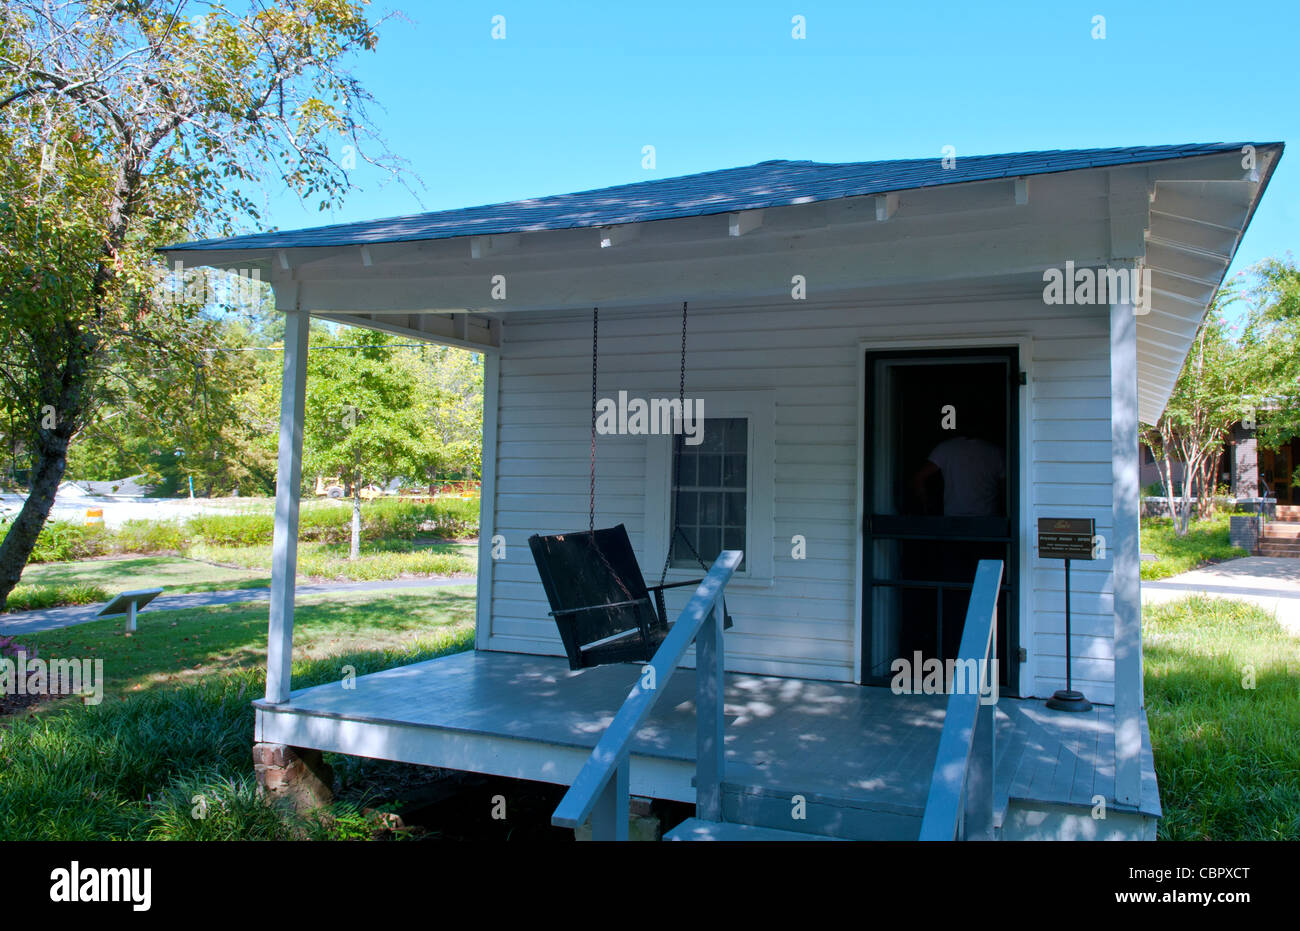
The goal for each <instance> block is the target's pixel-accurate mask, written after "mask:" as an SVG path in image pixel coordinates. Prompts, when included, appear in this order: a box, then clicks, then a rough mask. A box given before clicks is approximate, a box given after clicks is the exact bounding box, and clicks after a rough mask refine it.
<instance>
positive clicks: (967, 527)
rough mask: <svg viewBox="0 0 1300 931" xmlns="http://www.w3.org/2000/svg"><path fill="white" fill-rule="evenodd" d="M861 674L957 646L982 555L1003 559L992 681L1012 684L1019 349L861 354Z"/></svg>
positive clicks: (882, 676) (885, 677)
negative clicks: (863, 423) (996, 666)
mask: <svg viewBox="0 0 1300 931" xmlns="http://www.w3.org/2000/svg"><path fill="white" fill-rule="evenodd" d="M866 373H867V377H866V391H867V396H866V408H865V409H866V421H867V422H866V451H865V452H866V457H865V468H866V475H865V490H866V514H864V515H863V518H864V519H863V535H864V539H863V567H862V576H863V599H862V604H863V619H862V621H863V654H864V655H863V680H864V682H866V683H867V684H872V685H887V684H889V681H890V679H891V678H892V677H893V673H892V672H891V666H892V665H893V662H894V660H895V659H897V658H903V659H906V660H907V661H908V662H909V663H911V662H914V659H915V655H916V654H917V653H920V655H921V657H922V659H930V658H931V657H934V658H937V659H939V660H941V661H942V660H947V659H953V658H956V656H957V650H958V646H959V645H960V642H961V633H962V627H963V626H964V622H965V618H966V606H967V602H968V601H969V599H970V588H971V584H972V582H973V580H974V577H975V567H976V564H977V563H978V562H979V560H981V559H1001V560H1002V561H1003V563H1004V569H1003V574H1002V593H1001V597H1000V598H999V600H998V644H997V649H998V661H999V671H1000V680H1001V682H1000V687H1001V689H1002V690H1003V691H1005V692H1006V693H1008V694H1012V695H1015V694H1018V689H1019V681H1018V671H1019V663H1018V662H1016V661H1015V658H1016V652H1018V650H1019V646H1020V644H1019V642H1018V636H1017V630H1016V624H1015V622H1014V619H1015V618H1016V617H1017V616H1018V613H1019V612H1018V609H1017V595H1018V592H1017V585H1016V583H1017V573H1018V571H1019V567H1018V565H1017V552H1018V549H1019V547H1018V541H1017V539H1016V528H1017V527H1019V509H1020V502H1019V500H1018V495H1017V489H1018V488H1019V487H1020V485H1019V475H1018V462H1019V448H1018V447H1019V440H1020V437H1019V430H1018V425H1019V416H1018V411H1017V405H1018V401H1019V394H1020V392H1019V383H1020V368H1019V359H1018V353H1017V350H1015V349H1001V348H998V349H972V350H948V351H934V352H932V351H915V352H890V353H868V354H867V369H866Z"/></svg>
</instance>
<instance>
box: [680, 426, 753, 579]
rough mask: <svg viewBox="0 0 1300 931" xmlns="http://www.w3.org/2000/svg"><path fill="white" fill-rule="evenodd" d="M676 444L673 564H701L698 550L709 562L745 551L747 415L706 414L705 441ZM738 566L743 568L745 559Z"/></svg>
mask: <svg viewBox="0 0 1300 931" xmlns="http://www.w3.org/2000/svg"><path fill="white" fill-rule="evenodd" d="M678 449H679V451H680V453H679V455H680V460H679V462H678V463H677V465H676V468H677V469H678V475H677V479H676V482H675V483H674V485H673V496H672V500H673V516H672V519H673V523H674V526H675V527H676V528H677V533H676V534H674V536H673V539H672V556H671V561H670V565H671V566H673V567H674V568H680V569H697V568H698V567H699V561H698V560H697V558H696V555H697V554H698V556H699V559H702V560H703V561H704V564H705V565H710V564H712V562H713V560H714V559H716V558H717V557H718V554H719V553H721V552H722V551H723V550H747V549H748V547H747V545H746V531H747V529H748V526H749V523H748V519H749V420H748V419H747V418H745V417H720V418H719V417H715V418H705V420H704V430H703V436H702V439H701V442H700V443H699V444H698V445H696V446H691V445H690V444H688V443H686V442H682V443H681V444H680V446H679V447H678ZM692 549H693V550H694V551H692ZM738 571H740V572H743V571H745V562H744V561H743V560H742V561H741V564H740V567H739V569H738Z"/></svg>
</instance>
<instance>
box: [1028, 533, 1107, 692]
mask: <svg viewBox="0 0 1300 931" xmlns="http://www.w3.org/2000/svg"><path fill="white" fill-rule="evenodd" d="M1096 535H1097V525H1096V521H1094V520H1093V519H1092V518H1090V517H1088V518H1073V517H1040V518H1039V519H1038V555H1039V556H1040V557H1041V558H1043V559H1063V560H1065V688H1063V689H1057V690H1056V691H1055V692H1054V693H1052V697H1051V698H1049V699H1048V700H1047V707H1048V708H1052V709H1054V710H1056V711H1091V710H1092V702H1090V701H1088V699H1086V698H1084V696H1083V693H1082V692H1076V691H1075V689H1074V674H1073V668H1072V667H1073V665H1074V664H1073V660H1072V655H1071V654H1072V650H1071V640H1072V637H1071V631H1070V560H1072V559H1089V560H1090V559H1092V558H1093V549H1092V544H1093V540H1094V539H1095V537H1096Z"/></svg>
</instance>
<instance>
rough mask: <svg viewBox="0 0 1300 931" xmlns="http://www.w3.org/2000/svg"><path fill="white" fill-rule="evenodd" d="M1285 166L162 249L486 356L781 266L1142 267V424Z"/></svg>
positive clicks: (988, 274)
mask: <svg viewBox="0 0 1300 931" xmlns="http://www.w3.org/2000/svg"><path fill="white" fill-rule="evenodd" d="M1282 150H1283V144H1282V143H1280V142H1278V143H1265V142H1261V143H1222V142H1216V143H1197V144H1183V145H1163V146H1133V147H1124V148H1104V149H1074V150H1056V151H1042V152H1020V153H1011V154H1004V155H963V156H959V157H955V158H954V160H953V161H952V162H951V163H950V167H947V168H945V167H944V160H943V159H941V158H934V157H931V158H925V159H901V160H889V161H876V162H848V163H841V164H829V163H818V162H811V161H784V160H777V161H767V162H760V163H759V164H757V165H750V166H747V167H743V168H729V169H724V170H721V171H710V172H703V173H700V174H694V175H686V176H682V177H677V178H664V179H659V180H654V181H643V182H639V183H635V184H624V185H618V186H615V187H608V188H602V189H598V190H592V191H583V192H578V193H573V194H562V195H556V196H551V197H539V198H530V199H527V200H519V201H512V202H509V203H503V204H493V205H487V206H480V207H469V208H465V209H460V210H444V211H438V212H433V213H421V214H415V215H412V216H406V217H396V218H391V219H381V220H370V221H365V222H360V223H347V224H336V225H332V226H323V227H316V228H312V229H302V230H289V231H283V232H266V233H254V234H249V235H244V236H232V237H227V238H223V239H205V240H198V241H194V242H186V243H176V244H174V245H171V246H165V247H161V248H160V249H159V251H160V252H162V253H164V254H166V255H168V256H169V257H170V258H172V259H175V260H178V261H184V262H185V263H187V264H197V265H210V266H214V267H217V268H225V269H243V268H246V267H255V268H259V269H262V270H264V271H268V272H269V273H270V275H271V280H272V283H273V285H274V287H275V289H276V299H277V306H279V307H281V308H296V309H298V310H301V311H305V312H308V313H311V314H313V315H316V316H319V317H323V318H326V319H330V320H335V321H338V322H342V323H348V324H351V325H356V326H362V327H369V328H372V329H378V330H385V331H387V332H392V333H396V334H399V335H402V336H407V337H413V338H417V339H424V340H428V341H430V342H439V343H443V344H446V345H452V346H460V347H462V348H469V349H473V350H476V351H477V350H482V351H486V352H489V353H490V352H493V351H495V350H496V349H497V348H498V347H499V346H500V324H501V321H502V319H503V317H504V315H508V314H510V313H513V312H518V311H528V310H545V311H549V312H558V311H564V310H566V309H569V310H576V309H579V308H584V309H585V308H590V307H592V306H597V305H598V306H600V307H602V308H613V307H625V308H626V307H638V306H640V307H653V306H669V305H676V304H677V303H678V302H680V301H681V300H683V299H689V300H691V302H692V306H696V307H705V306H708V304H709V302H710V301H722V302H727V301H733V302H734V301H736V300H745V299H756V298H760V297H767V298H772V297H775V296H777V295H779V294H785V293H788V290H789V287H790V277H789V271H788V269H785V268H782V265H783V264H787V263H788V262H789V260H790V258H791V257H792V256H793V255H795V254H798V257H799V264H798V268H799V274H800V275H803V276H804V278H805V280H807V281H816V282H817V283H818V288H819V291H820V293H823V294H832V293H834V292H835V291H836V290H837V289H853V288H859V287H871V288H882V289H887V288H889V287H890V286H899V287H913V286H915V285H917V284H919V283H930V284H934V283H937V282H947V283H949V284H951V283H952V282H960V281H962V280H967V281H972V282H973V281H975V280H987V281H1000V282H1002V283H1004V284H1005V283H1008V282H1017V283H1018V285H1017V286H1020V287H1024V286H1026V284H1028V285H1033V283H1034V282H1035V281H1039V282H1041V277H1040V276H1041V275H1042V273H1043V272H1044V270H1046V269H1056V268H1061V267H1062V266H1063V265H1064V264H1065V263H1066V262H1067V261H1070V262H1073V263H1074V265H1075V266H1076V267H1077V268H1079V269H1083V268H1088V267H1093V268H1107V269H1116V268H1119V269H1126V268H1130V267H1131V266H1133V265H1134V263H1136V264H1137V265H1140V266H1141V267H1142V269H1143V270H1144V272H1146V273H1148V275H1147V276H1144V278H1143V281H1144V288H1143V290H1144V298H1145V300H1144V304H1145V309H1144V311H1143V310H1139V311H1138V312H1139V313H1140V314H1141V316H1139V317H1138V320H1137V327H1136V336H1135V338H1136V342H1137V381H1138V399H1137V402H1138V416H1139V417H1140V419H1141V420H1143V421H1145V422H1147V423H1154V422H1155V421H1156V420H1157V419H1158V418H1159V416H1160V414H1161V412H1162V411H1163V410H1164V407H1165V404H1166V402H1167V401H1168V398H1169V396H1170V394H1171V392H1172V390H1173V386H1174V383H1175V381H1176V380H1177V377H1178V373H1179V371H1180V370H1181V368H1182V363H1183V359H1184V358H1185V356H1186V354H1187V351H1188V349H1189V348H1190V346H1191V343H1192V340H1193V339H1194V338H1195V335H1196V332H1197V330H1198V328H1199V326H1200V323H1201V320H1202V318H1203V317H1204V315H1205V311H1206V308H1207V307H1208V305H1209V303H1210V301H1211V300H1212V299H1213V297H1214V294H1215V292H1216V290H1217V289H1218V287H1219V286H1220V285H1221V284H1222V282H1223V278H1224V276H1225V275H1226V274H1227V270H1228V267H1229V266H1230V265H1231V263H1232V260H1233V256H1234V255H1235V253H1236V250H1237V247H1238V245H1239V244H1240V242H1241V237H1242V235H1243V234H1244V233H1245V230H1246V228H1247V226H1248V225H1249V224H1250V220H1251V218H1252V216H1253V215H1254V212H1255V209H1256V207H1257V206H1258V204H1259V200H1260V197H1261V196H1262V195H1263V191H1264V189H1265V188H1266V187H1267V185H1268V182H1269V179H1270V177H1271V176H1272V173H1273V171H1274V170H1275V168H1276V166H1277V163H1278V160H1279V158H1280V156H1281V154H1282ZM1040 176H1051V177H1050V179H1048V178H1044V180H1041V181H1037V182H1035V184H1036V185H1039V186H1041V188H1043V191H1042V193H1043V194H1044V195H1045V196H1043V197H1041V198H1040V197H1039V195H1037V194H1036V195H1035V199H1031V197H1030V194H1029V179H1030V178H1032V177H1040ZM1013 188H1014V196H1013V195H1012V189H1013ZM1036 190H1037V188H1036ZM908 192H910V193H908ZM1040 201H1041V202H1040ZM1098 204H1100V205H1101V206H1100V208H1098V206H1097V205H1098ZM1008 211H1011V212H1012V214H1013V215H1011V216H1009V215H1008V213H1007V212H1008ZM1016 211H1024V212H1023V213H1021V214H1019V215H1018V216H1016V215H1014V214H1015V212H1016ZM720 216H726V217H729V218H730V219H729V222H728V223H725V224H724V223H720V222H719V220H718V219H717V217H720ZM884 221H889V222H888V223H885V222H884ZM592 229H596V230H599V235H598V236H596V237H593V236H592V235H591V233H590V232H586V231H587V230H592ZM643 232H644V235H643ZM990 233H995V234H996V237H997V248H996V249H992V248H990V247H989V242H990V241H991V240H992V239H993V238H994V237H993V236H991V235H989V234H990ZM597 240H599V248H595V245H596V242H597ZM466 242H468V248H466V247H465V244H466ZM606 247H612V248H606ZM602 253H604V254H602ZM935 255H942V256H943V257H944V258H943V260H942V263H941V267H936V264H935V261H934V256H935ZM488 259H490V260H491V262H492V269H491V271H492V274H493V275H495V276H496V277H495V279H494V280H498V281H500V282H504V280H505V273H507V272H508V273H509V279H510V290H509V297H508V298H507V296H506V292H505V291H504V289H503V290H502V291H501V292H500V293H497V292H495V291H493V290H492V289H490V288H489V287H487V286H486V285H485V282H487V281H488V277H487V275H486V274H485V271H484V269H485V266H484V264H482V263H484V262H485V261H486V260H488ZM777 271H780V272H781V273H780V274H777V273H776V272H777Z"/></svg>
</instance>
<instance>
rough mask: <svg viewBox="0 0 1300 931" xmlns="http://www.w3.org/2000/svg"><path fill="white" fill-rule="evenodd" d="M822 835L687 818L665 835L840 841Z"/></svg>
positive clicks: (676, 837)
mask: <svg viewBox="0 0 1300 931" xmlns="http://www.w3.org/2000/svg"><path fill="white" fill-rule="evenodd" d="M840 839H841V838H838V837H826V836H824V835H821V834H804V833H802V832H800V831H778V830H776V829H775V828H762V827H756V826H755V825H752V824H732V823H730V822H723V821H704V820H701V819H700V818H687V819H686V820H685V821H683V822H682V823H681V824H679V825H677V827H675V828H673V829H672V830H671V831H669V832H668V833H667V834H665V835H664V840H689V841H701V840H713V841H743V842H747V841H784V842H787V843H788V842H791V841H822V840H830V841H833V840H840Z"/></svg>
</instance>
